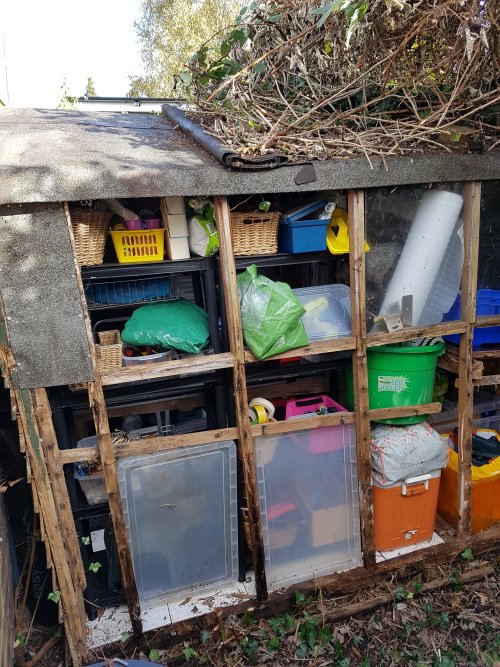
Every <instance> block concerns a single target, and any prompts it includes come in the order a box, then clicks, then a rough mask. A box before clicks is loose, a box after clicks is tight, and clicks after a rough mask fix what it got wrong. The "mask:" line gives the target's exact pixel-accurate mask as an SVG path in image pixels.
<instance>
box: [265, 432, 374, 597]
mask: <svg viewBox="0 0 500 667" xmlns="http://www.w3.org/2000/svg"><path fill="white" fill-rule="evenodd" d="M319 434H321V436H322V437H323V438H324V439H325V445H324V447H320V448H318V447H314V448H311V447H310V446H309V442H310V439H311V438H312V437H313V436H314V438H317V437H318V435H319ZM254 443H255V461H256V467H257V480H258V487H259V503H260V512H261V517H262V529H263V534H264V546H265V556H266V577H267V584H268V587H269V588H270V589H276V588H279V587H281V586H284V585H292V584H294V583H297V582H300V581H304V580H306V579H311V578H314V577H317V576H321V575H324V574H330V573H332V572H338V571H342V570H348V569H351V568H353V567H356V566H358V565H360V564H361V545H360V537H359V504H358V482H357V474H356V444H355V434H354V427H353V425H352V424H348V425H340V426H326V427H322V428H317V429H308V430H304V431H297V432H295V433H287V434H284V435H275V436H274V435H269V436H260V437H258V438H255V441H254Z"/></svg>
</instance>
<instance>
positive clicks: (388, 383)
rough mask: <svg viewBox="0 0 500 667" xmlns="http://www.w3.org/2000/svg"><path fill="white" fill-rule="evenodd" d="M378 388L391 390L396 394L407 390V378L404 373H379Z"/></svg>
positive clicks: (380, 390)
mask: <svg viewBox="0 0 500 667" xmlns="http://www.w3.org/2000/svg"><path fill="white" fill-rule="evenodd" d="M378 390H379V392H382V391H392V392H396V393H398V394H400V393H402V392H403V391H407V390H408V378H407V377H406V376H405V375H379V376H378Z"/></svg>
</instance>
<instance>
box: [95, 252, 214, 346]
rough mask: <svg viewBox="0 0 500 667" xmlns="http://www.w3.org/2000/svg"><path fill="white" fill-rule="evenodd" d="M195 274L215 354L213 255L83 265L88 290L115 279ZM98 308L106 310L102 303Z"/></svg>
mask: <svg viewBox="0 0 500 667" xmlns="http://www.w3.org/2000/svg"><path fill="white" fill-rule="evenodd" d="M187 273H188V274H191V278H192V281H193V294H194V300H195V303H196V304H197V305H198V306H200V307H201V308H204V309H205V310H206V312H207V314H208V327H209V332H210V346H211V348H212V349H213V351H214V354H217V353H219V352H221V342H220V335H219V308H218V303H217V287H216V282H215V266H214V258H213V257H191V258H189V259H181V260H177V261H176V260H165V261H163V262H147V263H142V264H141V263H137V264H136V263H133V264H132V263H131V264H116V263H114V264H111V263H107V264H99V265H97V266H87V267H82V280H83V285H84V287H85V288H86V289H87V290H88V288H89V287H90V286H95V285H105V284H109V283H113V282H119V281H125V280H131V281H138V280H147V279H154V278H161V277H168V276H174V275H182V274H187ZM136 305H140V303H139V304H137V303H135V304H134V303H130V304H122V303H120V304H112V305H109V304H108V305H107V309H109V310H113V311H119V310H123V309H126V308H130V307H134V306H136ZM88 309H89V312H90V313H91V316H94V311H96V310H97V308H96V307H95V306H93V305H92V303H89V304H88ZM98 310H104V309H103V307H102V305H99V308H98Z"/></svg>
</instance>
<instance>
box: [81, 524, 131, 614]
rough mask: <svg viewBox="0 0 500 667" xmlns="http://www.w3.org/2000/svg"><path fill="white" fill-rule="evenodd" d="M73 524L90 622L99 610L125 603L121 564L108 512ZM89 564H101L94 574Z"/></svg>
mask: <svg viewBox="0 0 500 667" xmlns="http://www.w3.org/2000/svg"><path fill="white" fill-rule="evenodd" d="M75 525H76V532H77V534H78V541H79V543H80V549H81V552H82V560H83V567H84V568H85V576H86V578H87V588H86V589H85V591H84V593H83V596H84V598H85V607H86V610H87V616H88V618H89V620H91V621H92V620H94V619H95V618H97V612H98V610H99V609H100V608H102V607H109V606H112V605H117V604H120V603H121V602H123V601H124V600H125V596H124V593H123V589H122V585H121V576H120V564H119V561H118V553H117V549H116V543H115V539H114V535H113V527H112V523H111V516H110V514H109V512H101V513H94V514H89V515H84V516H81V517H78V518H75ZM91 563H94V564H96V563H99V564H100V567H99V568H98V570H97V572H93V571H92V570H91V569H90V566H91Z"/></svg>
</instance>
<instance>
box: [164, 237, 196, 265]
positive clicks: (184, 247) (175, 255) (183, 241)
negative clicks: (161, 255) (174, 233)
mask: <svg viewBox="0 0 500 667" xmlns="http://www.w3.org/2000/svg"><path fill="white" fill-rule="evenodd" d="M166 239H167V257H168V258H169V259H189V258H190V257H191V255H190V252H189V243H188V237H187V236H181V237H180V238H171V237H170V236H167V237H166Z"/></svg>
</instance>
